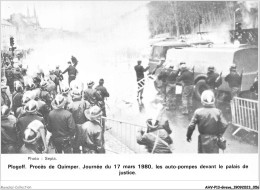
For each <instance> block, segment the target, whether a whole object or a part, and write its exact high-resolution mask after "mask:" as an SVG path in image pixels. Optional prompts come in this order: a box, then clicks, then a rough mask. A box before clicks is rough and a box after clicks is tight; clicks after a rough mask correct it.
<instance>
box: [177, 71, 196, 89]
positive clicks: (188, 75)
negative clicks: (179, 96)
mask: <svg viewBox="0 0 260 190" xmlns="http://www.w3.org/2000/svg"><path fill="white" fill-rule="evenodd" d="M193 78H194V77H193V73H192V72H191V71H189V70H188V69H185V70H183V71H182V72H181V75H180V76H179V77H178V78H177V82H181V81H182V82H183V83H184V86H189V85H193V83H194V81H193V80H194V79H193Z"/></svg>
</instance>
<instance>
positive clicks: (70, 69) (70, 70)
mask: <svg viewBox="0 0 260 190" xmlns="http://www.w3.org/2000/svg"><path fill="white" fill-rule="evenodd" d="M66 72H68V75H69V76H71V75H73V76H76V75H77V73H78V71H77V69H76V68H75V67H74V66H72V65H70V66H69V67H68V68H67V69H66V70H65V71H63V73H62V74H65V73H66Z"/></svg>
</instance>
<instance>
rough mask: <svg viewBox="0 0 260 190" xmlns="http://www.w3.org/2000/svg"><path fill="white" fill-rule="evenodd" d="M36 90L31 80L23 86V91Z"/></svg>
mask: <svg viewBox="0 0 260 190" xmlns="http://www.w3.org/2000/svg"><path fill="white" fill-rule="evenodd" d="M35 88H36V85H35V83H34V82H33V81H32V80H29V81H28V83H27V85H26V86H25V91H33V90H34V89H35Z"/></svg>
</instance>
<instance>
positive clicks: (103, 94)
mask: <svg viewBox="0 0 260 190" xmlns="http://www.w3.org/2000/svg"><path fill="white" fill-rule="evenodd" d="M96 90H97V91H98V92H100V93H99V94H100V95H101V98H102V101H104V99H105V98H107V97H109V93H108V92H107V89H106V88H105V87H104V86H102V85H98V86H97V87H96Z"/></svg>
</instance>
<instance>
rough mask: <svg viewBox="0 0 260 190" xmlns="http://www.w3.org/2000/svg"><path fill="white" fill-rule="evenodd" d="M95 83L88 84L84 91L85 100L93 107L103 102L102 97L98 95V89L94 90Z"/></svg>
mask: <svg viewBox="0 0 260 190" xmlns="http://www.w3.org/2000/svg"><path fill="white" fill-rule="evenodd" d="M94 84H95V83H94V81H89V82H88V83H87V85H88V88H87V89H86V90H85V91H84V100H86V101H88V102H89V104H90V105H91V106H94V105H98V102H99V101H102V97H101V95H100V94H98V93H97V90H96V89H93V86H94Z"/></svg>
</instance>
